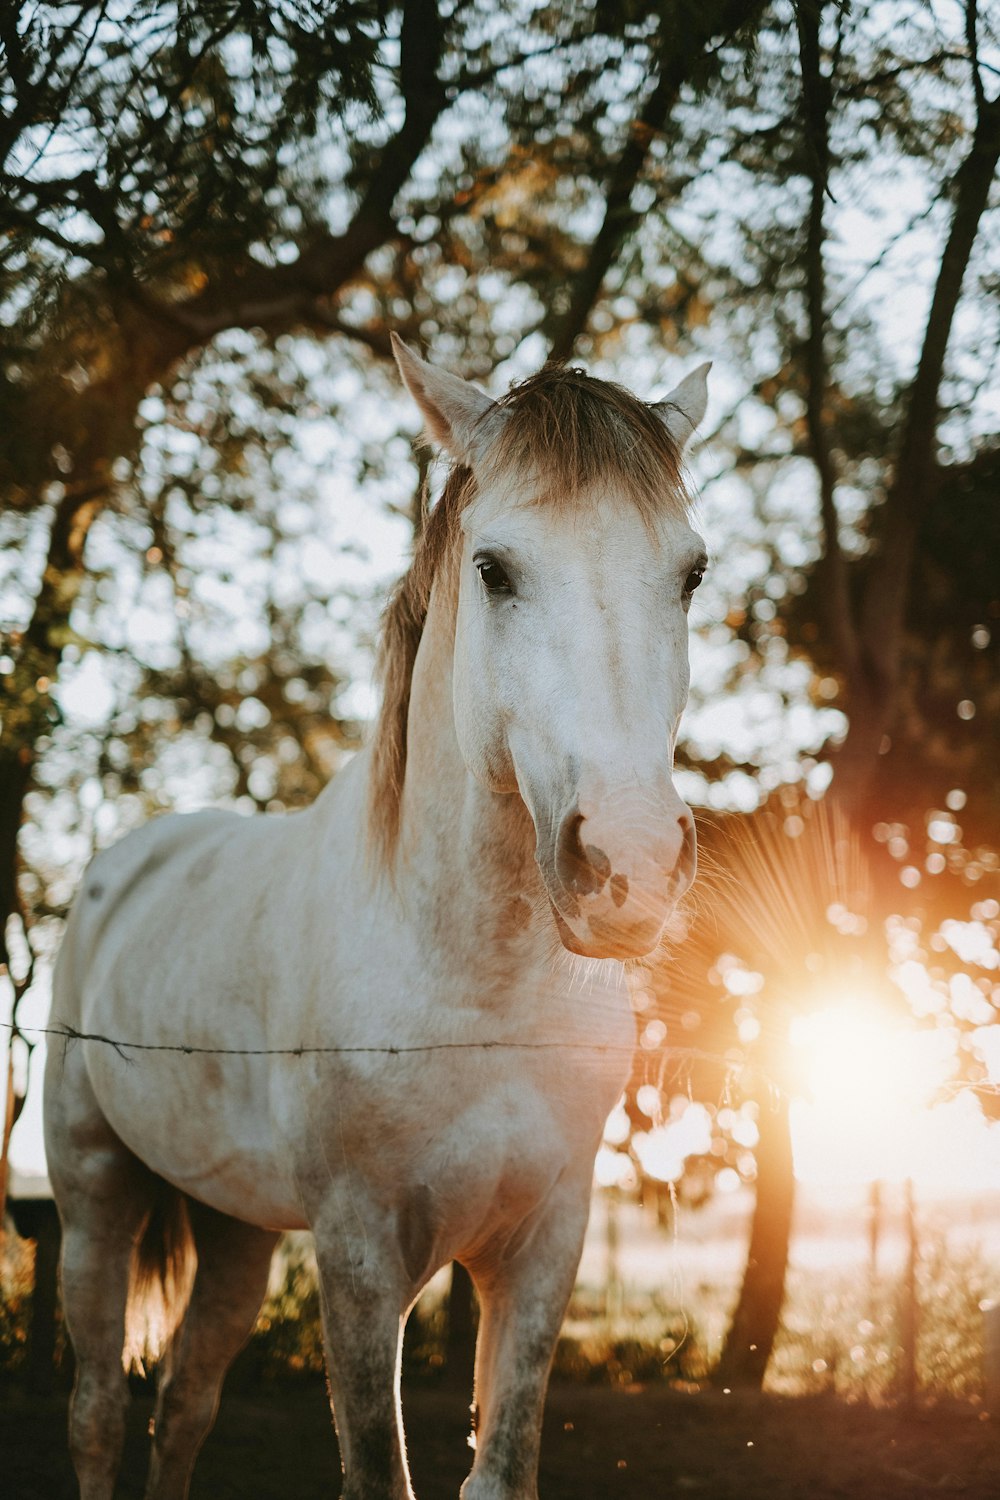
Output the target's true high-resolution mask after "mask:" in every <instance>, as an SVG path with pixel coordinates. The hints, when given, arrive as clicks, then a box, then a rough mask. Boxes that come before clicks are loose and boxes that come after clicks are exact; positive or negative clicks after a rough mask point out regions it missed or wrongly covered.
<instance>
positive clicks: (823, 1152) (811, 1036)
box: [790, 997, 955, 1183]
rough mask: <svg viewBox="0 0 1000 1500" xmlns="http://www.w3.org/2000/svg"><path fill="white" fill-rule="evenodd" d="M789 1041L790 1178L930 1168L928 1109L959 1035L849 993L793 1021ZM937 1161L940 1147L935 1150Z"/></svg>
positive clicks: (848, 1178)
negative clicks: (792, 1097)
mask: <svg viewBox="0 0 1000 1500" xmlns="http://www.w3.org/2000/svg"><path fill="white" fill-rule="evenodd" d="M790 1040H791V1044H792V1057H793V1064H794V1068H795V1074H796V1084H797V1092H798V1091H800V1097H799V1098H798V1099H797V1100H796V1101H795V1103H794V1104H793V1106H792V1128H793V1140H794V1145H795V1166H796V1175H797V1176H799V1177H800V1178H803V1179H805V1180H809V1181H815V1182H830V1183H832V1182H871V1181H874V1180H876V1179H881V1180H887V1181H901V1180H903V1179H904V1178H907V1177H916V1176H920V1175H922V1172H923V1170H924V1169H925V1168H926V1166H927V1164H928V1130H929V1129H930V1128H931V1126H932V1123H933V1122H935V1120H936V1123H937V1124H938V1125H939V1126H940V1128H941V1129H945V1128H947V1121H948V1116H947V1111H946V1107H944V1106H942V1107H940V1108H938V1109H933V1108H932V1107H931V1105H932V1101H933V1100H934V1098H935V1095H936V1094H938V1092H939V1090H940V1089H941V1087H942V1085H944V1084H945V1083H946V1081H947V1080H948V1078H949V1076H950V1075H951V1074H952V1072H953V1070H954V1062H955V1039H954V1037H953V1035H952V1034H951V1033H950V1032H948V1031H946V1030H944V1029H940V1030H932V1029H920V1028H917V1027H915V1026H913V1025H908V1024H906V1023H905V1022H904V1021H902V1020H897V1019H896V1018H895V1017H893V1016H891V1015H888V1014H886V1012H885V1010H884V1008H883V1007H882V1006H881V1005H880V1004H879V1003H878V1002H877V1001H866V1000H865V999H862V998H856V997H852V998H849V999H846V1000H842V1001H834V1002H831V1003H830V1004H827V1005H824V1006H823V1007H822V1008H820V1009H817V1010H814V1011H811V1012H810V1013H809V1014H807V1015H802V1016H798V1017H796V1019H795V1020H794V1021H793V1023H792V1027H791V1033H790ZM931 1154H932V1155H933V1157H934V1158H935V1159H937V1157H938V1156H939V1154H940V1153H939V1152H938V1151H937V1150H935V1151H934V1152H933V1153H931Z"/></svg>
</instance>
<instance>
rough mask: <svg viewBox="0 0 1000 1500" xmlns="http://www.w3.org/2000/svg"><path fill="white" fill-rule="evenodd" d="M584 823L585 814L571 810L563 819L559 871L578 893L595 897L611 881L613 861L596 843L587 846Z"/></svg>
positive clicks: (569, 887)
mask: <svg viewBox="0 0 1000 1500" xmlns="http://www.w3.org/2000/svg"><path fill="white" fill-rule="evenodd" d="M582 826H583V814H582V813H571V814H570V815H569V816H568V817H566V818H564V819H563V821H562V826H561V828H560V829H559V837H558V840H557V842H556V874H557V875H558V877H559V880H560V882H561V884H562V885H563V886H564V888H565V889H566V890H567V891H572V892H573V894H574V895H575V896H593V895H595V894H596V892H597V891H600V890H603V888H604V886H605V885H606V884H607V880H608V876H609V875H610V874H611V861H610V860H609V859H608V856H607V855H606V854H605V852H604V850H603V849H599V848H598V847H597V845H596V844H586V845H584V843H583V841H582V840H581V838H580V829H581V828H582Z"/></svg>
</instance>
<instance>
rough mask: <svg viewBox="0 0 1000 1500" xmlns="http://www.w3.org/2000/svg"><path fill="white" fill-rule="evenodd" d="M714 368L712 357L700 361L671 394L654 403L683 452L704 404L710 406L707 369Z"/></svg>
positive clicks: (703, 413) (700, 417)
mask: <svg viewBox="0 0 1000 1500" xmlns="http://www.w3.org/2000/svg"><path fill="white" fill-rule="evenodd" d="M711 368H712V361H711V360H708V361H707V362H706V363H705V364H703V365H699V366H698V368H697V370H692V371H691V374H690V375H685V377H684V379H683V380H682V381H681V383H680V385H679V386H677V387H676V388H675V389H674V390H672V391H671V392H670V395H669V396H664V398H663V400H662V401H657V402H656V404H655V406H654V407H653V410H654V411H655V412H656V414H657V416H658V417H660V418H661V419H662V421H663V423H664V425H665V426H666V429H667V431H668V432H669V433H670V436H671V437H672V438H673V440H674V442H675V443H676V444H677V446H678V448H680V450H681V451H682V452H683V450H684V448H685V447H686V446H687V444H688V443H689V442H690V440H691V437H692V436H693V434H694V430H695V428H696V427H697V426H698V423H699V422H700V421H701V419H702V417H703V416H704V415H705V408H706V407H707V406H708V372H709V370H710V369H711Z"/></svg>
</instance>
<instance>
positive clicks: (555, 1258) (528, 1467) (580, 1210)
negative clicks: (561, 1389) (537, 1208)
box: [462, 1171, 590, 1500]
mask: <svg viewBox="0 0 1000 1500" xmlns="http://www.w3.org/2000/svg"><path fill="white" fill-rule="evenodd" d="M589 1204H590V1173H589V1171H588V1173H587V1174H586V1178H585V1179H582V1178H580V1179H578V1180H577V1181H576V1183H575V1184H568V1183H566V1184H563V1183H560V1184H559V1186H558V1188H557V1190H556V1191H555V1192H554V1193H553V1194H552V1196H551V1197H550V1198H549V1200H548V1202H547V1203H546V1204H545V1207H544V1209H543V1210H541V1212H540V1213H539V1214H538V1215H537V1217H536V1218H535V1220H534V1221H533V1222H532V1223H531V1224H530V1226H529V1227H528V1229H527V1232H526V1233H525V1234H524V1235H523V1236H521V1237H520V1238H519V1242H518V1243H517V1244H516V1246H515V1247H512V1248H511V1249H509V1250H508V1251H507V1252H506V1253H505V1254H504V1255H503V1256H502V1257H500V1258H498V1259H497V1260H495V1261H486V1262H484V1263H477V1264H475V1265H474V1266H473V1268H472V1269H473V1275H474V1277H475V1280H476V1285H477V1287H478V1290H479V1297H480V1304H481V1311H480V1322H479V1341H478V1344H477V1346H476V1407H477V1411H478V1425H477V1431H476V1461H475V1464H474V1465H473V1469H472V1472H471V1474H470V1475H469V1477H468V1479H467V1480H466V1481H465V1484H464V1485H463V1486H462V1500H537V1496H538V1450H539V1444H540V1442H541V1436H542V1410H543V1407H544V1404H545V1390H546V1386H547V1384H548V1378H549V1368H550V1366H551V1364H552V1356H553V1354H554V1352H555V1347H556V1340H557V1339H558V1337H559V1330H560V1328H561V1326H562V1320H563V1316H564V1314H565V1311H566V1305H567V1303H568V1302H569V1298H570V1294H571V1292H572V1290H573V1283H574V1281H575V1278H576V1271H577V1266H578V1265H579V1261H580V1252H581V1250H582V1248H583V1236H584V1233H585V1231H586V1228H587V1213H588V1209H589Z"/></svg>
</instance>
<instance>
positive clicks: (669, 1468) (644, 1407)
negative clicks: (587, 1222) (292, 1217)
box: [0, 1382, 1000, 1500]
mask: <svg viewBox="0 0 1000 1500" xmlns="http://www.w3.org/2000/svg"><path fill="white" fill-rule="evenodd" d="M404 1401H405V1406H406V1417H407V1432H408V1435H409V1448H410V1460H411V1466H412V1470H413V1477H414V1486H415V1489H416V1493H417V1495H418V1497H419V1500H457V1495H458V1490H459V1486H460V1484H461V1482H462V1479H463V1478H464V1476H465V1474H466V1473H467V1472H468V1469H469V1466H470V1463H471V1460H472V1454H471V1453H470V1451H469V1448H468V1446H467V1443H466V1438H467V1433H468V1407H467V1403H466V1402H465V1401H464V1400H463V1398H462V1396H461V1395H459V1394H456V1393H455V1392H449V1391H445V1390H438V1389H427V1388H425V1387H418V1388H415V1389H412V1390H410V1391H408V1392H407V1393H406V1396H405V1398H404ZM151 1409H152V1407H151V1400H150V1398H149V1397H148V1396H147V1395H145V1394H143V1395H141V1396H138V1397H137V1398H136V1399H135V1401H134V1402H133V1404H132V1411H131V1414H130V1422H129V1433H128V1441H127V1448H126V1456H125V1465H124V1468H123V1472H122V1479H121V1482H120V1484H119V1486H118V1489H117V1491H116V1500H140V1497H141V1495H142V1486H143V1477H144V1472H145V1463H146V1451H147V1447H148V1428H149V1419H150V1413H151ZM65 1421H66V1400H65V1397H58V1398H57V1397H51V1398H42V1397H32V1396H28V1395H26V1394H23V1393H20V1392H17V1391H13V1392H11V1391H8V1392H6V1393H4V1394H3V1396H2V1397H0V1454H2V1458H0V1490H2V1493H3V1495H4V1496H5V1500H64V1497H65V1500H70V1497H72V1496H74V1495H75V1494H76V1489H75V1485H74V1484H73V1480H72V1473H71V1470H70V1465H69V1458H68V1455H67V1451H66V1439H65ZM998 1428H1000V1415H998V1416H987V1415H986V1414H985V1413H984V1412H982V1411H980V1410H977V1409H975V1408H970V1407H968V1406H957V1405H956V1406H935V1407H928V1408H926V1409H918V1410H916V1411H913V1412H910V1413H906V1412H902V1411H898V1410H890V1409H884V1410H874V1409H872V1408H870V1407H865V1406H849V1405H846V1404H844V1403H842V1402H838V1401H836V1400H834V1399H833V1398H828V1397H823V1398H802V1399H798V1400H791V1399H781V1398H777V1397H755V1398H749V1397H736V1396H724V1395H722V1394H715V1393H712V1394H706V1393H702V1394H694V1395H685V1394H680V1393H678V1392H675V1391H670V1390H665V1389H662V1388H661V1389H653V1388H648V1387H647V1388H645V1389H641V1388H635V1389H629V1390H625V1391H609V1390H608V1389H607V1388H603V1389H598V1388H587V1387H578V1386H572V1385H556V1386H554V1387H553V1389H552V1392H551V1394H550V1398H549V1404H548V1409H547V1416H546V1423H545V1433H544V1441H543V1451H542V1468H541V1483H540V1493H541V1496H542V1500H607V1497H610V1500H618V1497H620V1500H640V1497H641V1500H652V1497H657V1500H659V1497H661V1496H693V1497H695V1500H697V1497H704V1500H835V1497H837V1500H840V1497H844V1500H847V1497H850V1500H868V1497H872V1500H915V1497H918V1496H921V1495H924V1494H927V1495H930V1494H935V1495H945V1496H947V1495H961V1496H962V1497H963V1500H996V1496H997V1495H1000V1442H998V1435H1000V1434H998ZM338 1469H339V1460H338V1456H337V1446H336V1441H335V1439H334V1436H333V1431H332V1428H331V1426H330V1422H329V1417H328V1412H327V1405H326V1393H325V1391H324V1389H323V1387H322V1385H320V1384H319V1383H318V1382H317V1383H312V1384H303V1385H301V1386H299V1387H296V1388H294V1389H288V1388H276V1389H267V1390H261V1391H259V1392H257V1393H254V1394H247V1393H245V1392H243V1393H239V1394H233V1395H232V1396H229V1397H228V1398H226V1399H224V1400H223V1403H222V1409H221V1411H220V1414H219V1420H218V1422H217V1424H216V1427H215V1430H214V1432H213V1433H212V1435H211V1437H210V1438H209V1440H208V1442H207V1443H206V1445H205V1448H204V1450H203V1452H202V1455H201V1458H200V1459H199V1463H198V1468H197V1470H196V1474H195V1481H194V1484H193V1486H192V1491H191V1500H237V1497H239V1500H248V1497H252V1500H285V1497H287V1500H314V1497H315V1500H320V1497H322V1500H331V1497H332V1496H335V1495H336V1494H337V1492H338V1486H337V1483H336V1475H337V1473H338Z"/></svg>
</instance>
